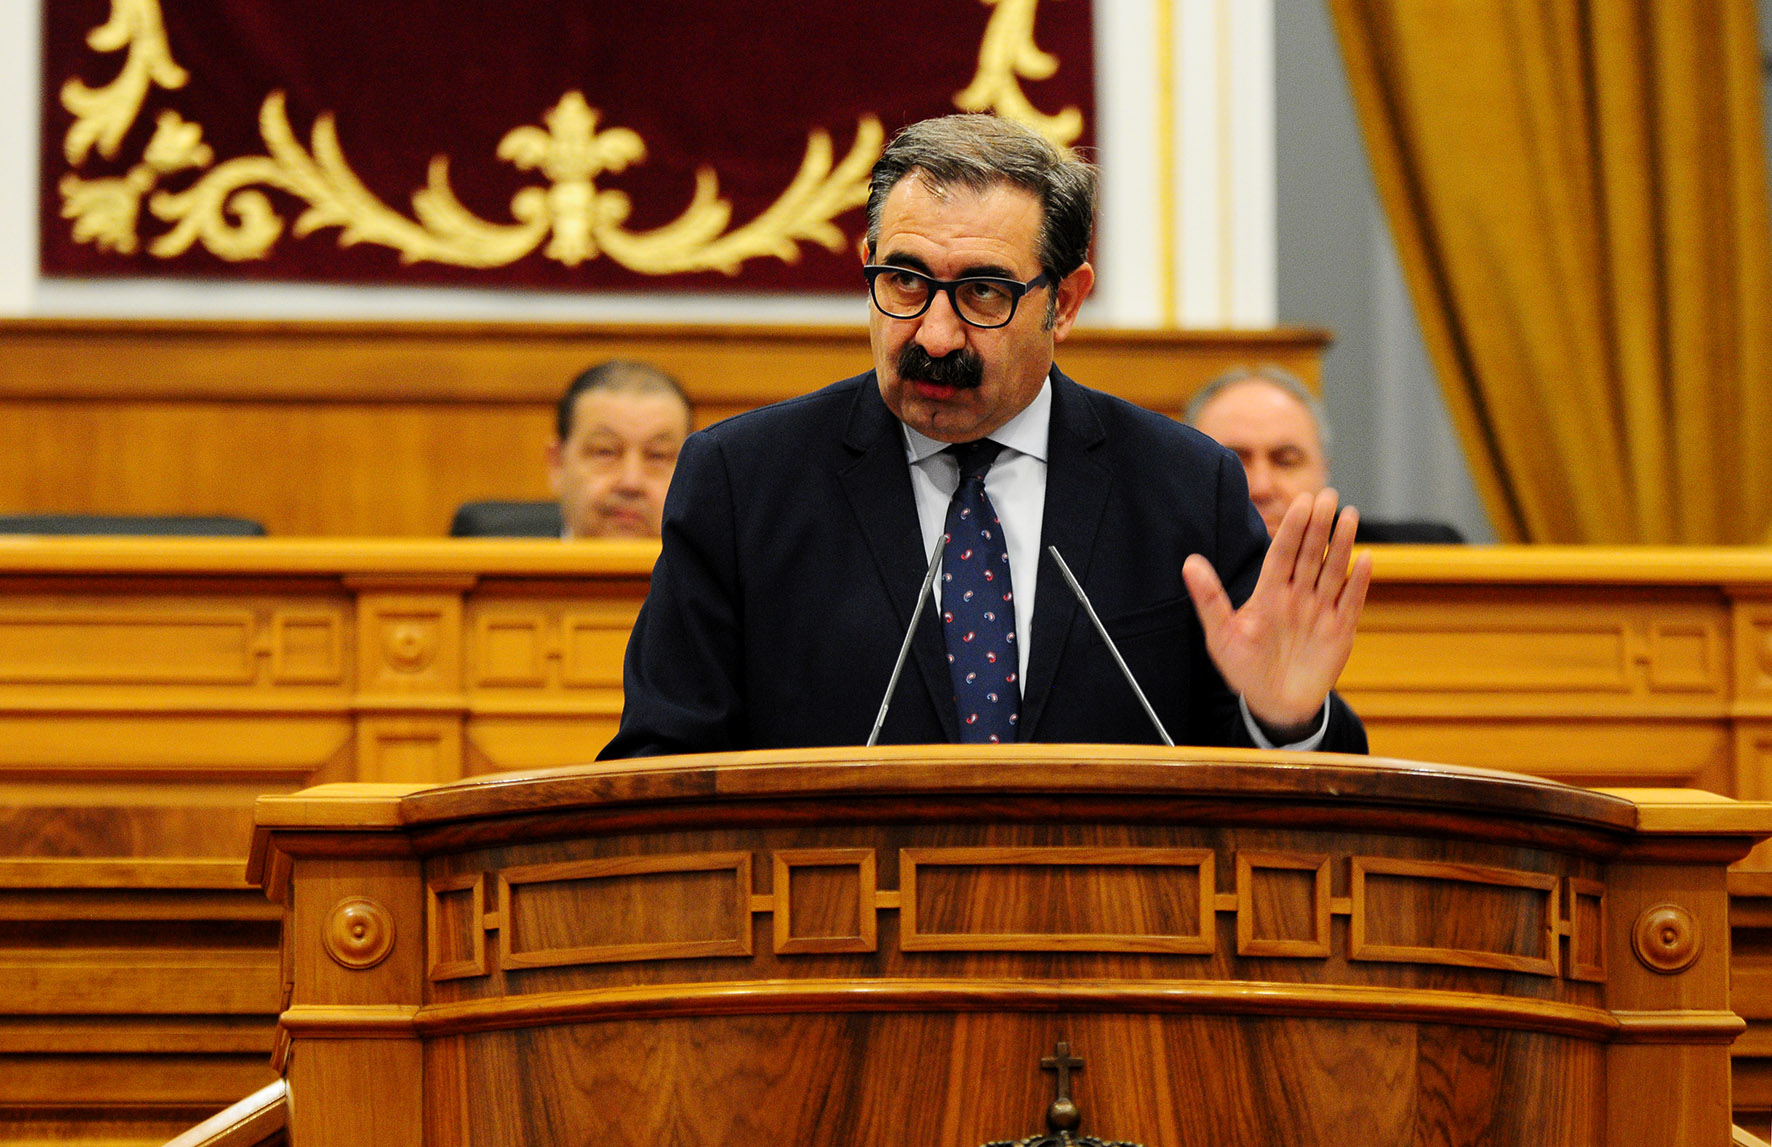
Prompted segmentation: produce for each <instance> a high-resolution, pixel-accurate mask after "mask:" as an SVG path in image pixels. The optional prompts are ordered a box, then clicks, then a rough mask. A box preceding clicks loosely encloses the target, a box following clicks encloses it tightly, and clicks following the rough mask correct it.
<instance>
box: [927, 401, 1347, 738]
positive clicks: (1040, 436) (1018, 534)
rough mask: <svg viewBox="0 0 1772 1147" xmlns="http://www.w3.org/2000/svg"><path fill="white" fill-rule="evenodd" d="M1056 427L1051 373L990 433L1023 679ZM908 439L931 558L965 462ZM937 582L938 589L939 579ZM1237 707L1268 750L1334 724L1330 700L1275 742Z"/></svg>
mask: <svg viewBox="0 0 1772 1147" xmlns="http://www.w3.org/2000/svg"><path fill="white" fill-rule="evenodd" d="M900 425H904V424H903V423H900ZM1051 428H1052V379H1051V377H1050V376H1048V378H1047V379H1046V381H1045V383H1044V384H1042V385H1041V387H1040V393H1039V394H1037V395H1035V396H1034V400H1033V401H1032V402H1030V403H1029V404H1028V405H1027V408H1026V409H1025V410H1023V411H1022V412H1021V413H1020V414H1017V415H1016V416H1015V417H1014V418H1011V419H1010V420H1009V421H1008V422H1005V423H1004V424H1003V425H1001V426H999V427H997V429H996V430H994V431H992V432H991V435H990V438H991V441H993V442H997V443H1000V444H1001V445H1002V447H1003V451H1002V453H1000V454H998V455H997V460H996V462H995V463H994V464H993V465H992V466H991V468H990V471H989V472H988V473H987V474H986V475H985V479H984V490H985V494H986V495H988V496H989V498H990V500H991V506H992V507H993V508H995V509H996V511H997V520H998V521H999V522H1001V523H1002V527H1003V544H1004V548H1005V549H1006V550H1007V551H1008V553H1009V582H1010V585H1011V587H1012V588H1013V590H1014V592H1015V633H1016V635H1017V640H1016V643H1015V645H1016V655H1017V657H1019V658H1020V662H1021V664H1020V665H1019V667H1018V669H1017V678H1016V680H1017V683H1018V684H1019V683H1021V682H1024V681H1026V680H1027V677H1028V650H1029V647H1030V646H1031V645H1032V644H1033V643H1032V641H1031V639H1029V637H1028V635H1030V634H1032V632H1033V620H1034V591H1035V588H1036V585H1037V582H1038V580H1039V573H1040V535H1041V530H1042V527H1043V526H1044V525H1045V521H1046V445H1047V441H1048V437H1049V434H1050V431H1051ZM904 439H905V455H906V457H907V458H908V459H909V461H910V465H911V489H912V490H913V491H915V493H916V496H917V521H918V524H920V525H921V526H922V528H923V552H924V553H925V554H926V555H927V559H926V560H930V561H933V560H934V558H935V552H936V550H938V549H939V548H941V539H942V534H943V533H944V532H945V531H946V529H947V517H948V503H949V502H951V501H953V497H954V491H955V490H956V489H958V488H959V485H960V463H959V462H958V461H957V460H956V459H955V458H954V456H953V455H952V454H949V453H946V451H947V448H948V446H949V445H950V444H949V443H946V442H939V441H937V440H935V439H933V438H929V437H927V436H925V435H923V434H921V433H919V432H917V431H916V430H913V429H911V428H910V427H909V426H905V427H904ZM935 585H936V590H935V592H936V593H937V594H939V593H940V592H941V580H940V579H939V578H937V579H936V583H935ZM1128 688H1130V686H1128ZM1238 707H1239V708H1240V710H1241V711H1242V714H1243V724H1244V725H1245V726H1246V727H1247V728H1248V730H1249V735H1250V736H1251V737H1252V738H1254V740H1255V743H1256V744H1257V745H1259V746H1260V747H1262V748H1264V749H1273V748H1282V749H1304V750H1309V749H1315V748H1316V747H1317V746H1318V745H1321V744H1322V743H1323V737H1324V735H1325V734H1327V733H1328V731H1329V707H1328V706H1327V705H1324V706H1323V720H1322V723H1321V724H1320V725H1318V727H1317V730H1316V732H1315V733H1313V734H1312V735H1311V736H1309V737H1306V738H1305V739H1304V740H1302V741H1298V742H1296V743H1294V744H1290V745H1278V746H1276V745H1275V744H1273V742H1271V741H1269V740H1268V739H1267V737H1266V736H1264V735H1263V734H1262V731H1261V726H1260V725H1258V724H1256V722H1255V720H1254V718H1253V717H1251V716H1250V715H1249V707H1248V706H1247V705H1245V704H1243V703H1242V699H1241V698H1239V699H1238Z"/></svg>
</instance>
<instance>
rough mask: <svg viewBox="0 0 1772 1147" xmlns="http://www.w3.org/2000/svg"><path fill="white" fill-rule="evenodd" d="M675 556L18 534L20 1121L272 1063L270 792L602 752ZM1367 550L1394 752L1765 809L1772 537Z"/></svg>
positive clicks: (1770, 786) (4, 769) (1770, 725)
mask: <svg viewBox="0 0 1772 1147" xmlns="http://www.w3.org/2000/svg"><path fill="white" fill-rule="evenodd" d="M653 555H654V550H653V548H652V547H650V546H648V545H644V544H619V543H585V544H578V545H571V546H567V545H561V544H557V543H552V542H545V541H533V542H490V541H487V542H481V541H457V542H452V541H446V540H434V541H424V540H404V539H401V540H387V539H384V540H368V539H349V540H338V539H335V540H323V539H322V540H314V539H305V540H304V539H275V538H271V539H247V540H226V541H200V540H137V539H115V540H88V539H55V540H32V539H21V538H8V539H0V857H4V858H6V859H5V861H4V862H3V863H0V932H5V931H6V930H7V929H10V930H11V931H10V934H11V935H13V936H19V937H26V939H23V940H15V941H13V942H11V943H10V944H8V943H6V942H0V1057H9V1058H6V1059H5V1061H4V1063H0V1068H5V1069H6V1070H0V1112H3V1111H7V1110H14V1109H17V1110H24V1109H25V1108H27V1107H28V1108H29V1109H30V1110H33V1111H38V1112H42V1111H45V1110H48V1108H46V1107H44V1106H43V1105H44V1104H48V1103H49V1102H50V1101H51V1100H54V1099H56V1098H57V1097H65V1096H66V1095H67V1094H68V1089H67V1088H65V1087H64V1086H63V1085H62V1080H64V1079H66V1078H72V1077H73V1076H70V1074H69V1073H70V1072H73V1073H76V1074H77V1073H78V1072H82V1071H84V1072H86V1073H87V1074H85V1075H79V1076H78V1078H80V1079H82V1080H86V1081H87V1082H86V1083H83V1084H82V1090H81V1094H82V1096H83V1097H85V1098H87V1099H90V1100H92V1104H91V1105H90V1106H94V1107H97V1108H100V1109H104V1110H113V1111H131V1112H138V1113H139V1112H141V1111H143V1110H149V1109H150V1108H149V1107H144V1106H143V1105H144V1104H153V1103H164V1104H173V1105H174V1106H175V1107H176V1114H175V1116H174V1117H172V1121H167V1120H163V1121H161V1122H160V1123H158V1124H154V1127H155V1128H157V1129H160V1130H166V1131H167V1133H170V1128H171V1127H173V1126H175V1125H176V1120H178V1119H182V1118H183V1116H184V1115H185V1114H200V1113H201V1112H202V1111H203V1110H205V1109H208V1108H211V1107H214V1106H218V1105H220V1104H221V1103H223V1102H226V1101H227V1100H229V1099H232V1098H237V1097H238V1096H239V1095H242V1094H244V1093H245V1092H246V1091H248V1090H250V1089H251V1086H250V1085H251V1084H253V1082H254V1081H255V1080H256V1081H259V1082H263V1077H264V1075H265V1073H266V1071H267V1069H266V1068H265V1067H264V1063H265V1060H264V1056H265V1055H267V1054H268V1052H269V1050H270V1046H271V1032H272V1030H273V1026H274V1016H275V1014H276V1012H277V1000H276V998H275V993H274V991H273V989H272V987H271V985H272V984H273V982H274V981H275V977H276V974H277V973H276V962H275V961H276V956H275V951H274V947H273V944H272V940H271V928H272V926H273V924H274V921H273V920H272V918H271V916H270V915H269V914H268V911H267V908H266V906H265V905H264V904H263V903H262V902H260V901H258V900H257V899H256V897H255V896H254V895H253V893H251V891H250V890H249V889H247V888H246V887H245V886H244V884H243V883H241V881H240V880H239V879H238V875H237V874H238V873H239V872H241V871H243V865H244V856H245V852H246V847H247V841H248V840H249V838H250V835H251V807H252V802H253V800H254V799H255V798H256V797H257V796H258V795H260V794H262V793H288V792H292V791H295V790H297V789H300V788H304V787H307V786H310V785H315V784H321V783H327V782H332V781H350V780H371V781H386V782H398V783H420V784H435V783H441V782H446V781H451V780H454V779H457V778H460V777H464V776H469V777H471V776H479V775H487V774H493V773H500V772H505V771H508V770H513V769H529V768H541V767H547V766H554V765H567V764H577V763H582V762H584V761H587V760H589V759H591V758H592V757H593V756H594V755H595V753H596V751H597V749H599V748H600V747H601V746H602V744H603V743H604V741H605V739H606V738H607V737H608V735H609V733H610V732H611V731H612V730H613V728H614V725H615V722H616V719H617V717H618V715H619V712H620V705H621V699H620V669H619V664H620V654H621V650H622V648H623V645H624V643H625V640H626V633H627V629H628V626H629V625H630V624H631V619H632V617H633V616H634V612H635V610H636V609H637V608H638V603H639V601H640V600H641V598H642V596H643V594H644V591H645V586H646V582H647V577H648V574H649V571H650V569H651V563H652V560H653ZM1377 557H1378V562H1377V575H1376V580H1375V584H1374V588H1373V592H1372V599H1371V602H1370V605H1369V606H1368V610H1367V616H1366V619H1365V622H1364V623H1363V626H1362V633H1361V637H1360V639H1359V641H1358V642H1357V644H1356V648H1355V653H1354V658H1353V661H1352V663H1351V664H1350V666H1349V669H1348V672H1347V674H1346V675H1345V677H1344V680H1343V689H1344V692H1346V693H1347V695H1348V696H1349V698H1350V699H1351V700H1352V701H1353V703H1354V704H1355V706H1356V707H1357V708H1358V710H1359V712H1360V713H1361V714H1362V716H1363V717H1364V718H1365V720H1366V723H1367V726H1368V728H1369V730H1370V731H1371V734H1372V741H1373V748H1374V751H1375V752H1378V753H1381V754H1386V755H1392V756H1399V757H1409V758H1417V759H1420V758H1426V759H1442V760H1449V761H1452V762H1454V763H1459V764H1474V765H1481V766H1488V767H1499V768H1507V769H1511V770H1515V771H1521V772H1529V773H1536V774H1541V775H1546V776H1551V777H1555V778H1557V779H1560V780H1564V781H1568V782H1571V783H1579V784H1587V785H1608V784H1610V785H1640V786H1692V787H1701V788H1705V789H1708V790H1711V791H1714V792H1718V793H1721V794H1724V795H1730V796H1736V797H1742V798H1759V797H1763V796H1768V795H1772V757H1769V754H1768V746H1769V745H1772V555H1769V554H1767V553H1766V552H1763V551H1759V550H1672V549H1667V550H1596V551H1587V550H1569V549H1552V548H1542V549H1540V548H1533V549H1526V548H1508V547H1495V548H1423V549H1405V548H1389V549H1384V550H1380V551H1378V552H1377ZM87 862H91V863H87ZM229 871H232V872H233V873H235V874H236V875H234V876H229V875H228V872H229ZM1738 891H1739V893H1740V895H1741V897H1742V898H1743V899H1742V904H1743V907H1742V909H1741V913H1740V915H1741V917H1742V919H1743V920H1744V921H1749V923H1746V924H1743V926H1742V928H1741V930H1740V931H1739V933H1738V936H1739V939H1738V947H1739V948H1740V949H1741V952H1742V953H1743V958H1742V959H1741V960H1739V961H1738V973H1737V974H1738V975H1739V976H1741V977H1742V983H1743V985H1744V992H1743V995H1742V997H1741V1000H1742V1002H1741V1004H1740V1011H1741V1012H1742V1013H1743V1014H1744V1015H1746V1016H1747V1017H1748V1018H1749V1020H1750V1025H1751V1026H1750V1029H1749V1033H1748V1035H1747V1036H1746V1037H1745V1038H1744V1039H1743V1041H1742V1042H1741V1044H1740V1045H1739V1048H1738V1057H1737V1058H1738V1061H1739V1063H1738V1066H1739V1068H1740V1071H1741V1072H1743V1073H1745V1074H1743V1075H1742V1078H1743V1079H1751V1080H1753V1081H1757V1082H1751V1083H1749V1084H1744V1085H1743V1086H1742V1087H1740V1088H1738V1094H1739V1095H1741V1096H1744V1097H1746V1098H1748V1099H1749V1100H1750V1102H1751V1103H1752V1105H1753V1106H1752V1111H1754V1112H1756V1113H1758V1115H1765V1116H1768V1117H1772V888H1763V889H1762V888H1760V886H1759V885H1757V884H1756V885H1752V886H1751V887H1750V886H1749V885H1746V884H1744V885H1742V887H1741V888H1740V889H1739V890H1738ZM76 903H79V904H81V905H83V907H81V908H79V910H78V911H76V910H75V908H74V907H73V906H74V905H75V904H76ZM27 920H28V921H35V922H36V923H32V924H30V925H29V927H28V928H23V929H21V928H18V927H16V926H15V924H16V923H19V922H23V921H27ZM223 936H225V937H227V938H228V942H227V943H226V944H225V945H218V944H217V937H223ZM217 947H222V948H227V949H229V950H230V951H232V952H233V953H235V954H234V955H231V956H229V957H228V959H230V960H235V961H236V962H235V963H234V964H233V965H229V967H231V968H233V969H234V970H235V971H238V972H239V975H238V976H237V978H236V979H235V980H234V986H235V988H236V989H237V990H236V991H235V992H234V993H233V994H231V995H228V996H226V997H220V996H216V995H214V994H213V993H212V992H211V991H210V987H211V986H212V985H213V984H215V983H216V982H217V981H218V980H220V979H225V978H227V977H228V976H229V975H231V974H232V972H229V971H227V970H224V969H223V968H222V967H220V966H219V965H218V964H217V960H216V957H215V956H214V955H213V950H214V949H216V948H217ZM144 948H152V949H154V950H155V951H156V952H157V953H158V954H157V955H156V957H155V959H154V960H152V961H148V962H143V961H141V960H140V959H139V953H140V952H141V951H142V950H143V949H144ZM50 951H55V952H59V953H61V955H60V956H58V957H57V959H58V960H60V961H62V964H63V966H65V967H98V968H104V969H108V971H106V972H105V975H106V976H108V977H110V979H103V978H101V979H99V980H96V981H94V983H95V984H116V985H122V986H126V987H127V989H128V990H127V991H123V990H121V988H120V989H119V990H118V991H116V992H113V991H112V990H111V989H110V988H102V987H100V988H94V989H93V990H92V991H90V992H85V993H81V992H76V991H71V990H64V988H65V985H66V983H68V982H69V981H68V980H67V979H66V978H64V979H63V980H61V981H56V982H57V983H60V984H63V985H64V987H55V988H53V990H52V988H51V987H50V986H46V985H50V981H49V980H46V979H44V978H43V976H44V973H43V971H42V964H43V960H42V958H41V957H42V954H43V953H45V952H50ZM80 974H84V973H80ZM69 975H74V973H69ZM224 1000H225V1001H226V1002H225V1004H224V1002H223V1001H224ZM255 1001H256V1002H255ZM169 1029H171V1030H173V1031H175V1032H176V1036H168V1035H167V1034H166V1033H167V1031H168V1030H169ZM70 1032H77V1033H78V1034H77V1037H76V1036H73V1035H70ZM168 1046H173V1047H177V1048H179V1049H182V1050H180V1051H178V1052H177V1053H176V1056H183V1057H184V1058H183V1059H182V1060H177V1062H176V1063H175V1062H174V1060H175V1058H176V1056H172V1055H171V1054H170V1053H168V1052H167V1050H166V1048H167V1047H168ZM70 1057H72V1058H70ZM107 1057H108V1058H107ZM101 1064H102V1066H99V1065H101ZM168 1065H171V1066H168ZM206 1065H207V1067H215V1068H219V1069H220V1070H219V1072H210V1073H209V1074H207V1075H205V1074H204V1073H205V1071H206V1070H207V1067H206ZM156 1073H159V1074H156ZM166 1073H171V1074H166ZM179 1073H184V1074H179ZM253 1073H257V1074H253ZM154 1081H158V1082H154ZM8 1088H10V1090H7V1089H8ZM8 1104H13V1105H14V1107H13V1108H9V1107H8ZM32 1105H36V1106H32ZM169 1109H170V1108H161V1109H160V1110H169ZM1758 1115H1756V1117H1758ZM33 1118H35V1117H33ZM45 1118H49V1117H48V1116H45ZM60 1119H61V1117H60V1116H55V1117H54V1118H53V1119H51V1122H56V1121H57V1120H60ZM190 1121H194V1118H193V1120H187V1121H186V1122H190ZM1762 1122H1763V1121H1762ZM10 1126H11V1125H10V1124H4V1123H3V1122H0V1138H5V1134H6V1131H7V1128H8V1127H10ZM57 1126H58V1127H61V1131H58V1132H57V1133H58V1134H61V1133H62V1131H65V1130H66V1126H65V1125H64V1124H61V1123H58V1124H57ZM156 1133H157V1131H156V1132H149V1133H144V1134H143V1136H142V1137H141V1139H140V1141H143V1142H146V1141H150V1140H152V1139H153V1138H154V1134H156ZM164 1137H165V1136H164V1135H161V1136H160V1138H164Z"/></svg>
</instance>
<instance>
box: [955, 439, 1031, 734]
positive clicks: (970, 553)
mask: <svg viewBox="0 0 1772 1147" xmlns="http://www.w3.org/2000/svg"><path fill="white" fill-rule="evenodd" d="M1002 449H1003V447H1002V444H1001V443H997V442H992V441H991V440H990V439H988V438H984V439H980V440H979V441H977V442H962V443H960V444H959V445H956V446H950V447H948V450H949V452H950V453H951V454H953V455H954V457H955V458H957V459H958V460H959V462H960V486H959V488H958V489H956V490H955V491H954V500H953V501H951V502H949V503H948V521H947V535H946V540H945V541H944V543H943V545H944V549H943V551H942V559H941V570H942V573H941V621H942V631H943V632H944V633H945V634H946V635H947V645H948V672H949V674H950V675H951V676H952V678H953V682H954V708H955V710H956V711H957V712H958V713H959V717H960V740H962V741H965V742H971V743H989V744H997V743H1003V744H1008V743H1011V742H1013V741H1014V740H1015V722H1016V721H1017V720H1018V719H1019V718H1020V716H1021V685H1020V683H1019V681H1018V679H1017V671H1018V669H1019V667H1020V663H1021V659H1020V657H1019V656H1018V655H1017V652H1016V647H1015V593H1014V591H1013V590H1012V589H1011V588H1010V586H1009V551H1008V550H1007V549H1005V548H1004V545H1003V527H1002V526H1001V525H1000V524H999V523H998V521H997V511H996V510H995V509H993V508H992V506H991V500H990V497H989V496H988V495H986V494H985V492H984V476H985V472H986V471H987V470H989V469H990V468H991V463H992V462H994V461H996V458H997V452H998V451H1000V450H1002Z"/></svg>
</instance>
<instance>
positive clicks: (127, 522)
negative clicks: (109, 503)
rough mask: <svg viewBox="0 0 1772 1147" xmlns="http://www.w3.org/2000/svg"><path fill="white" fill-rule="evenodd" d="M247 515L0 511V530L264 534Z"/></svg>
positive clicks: (147, 534) (139, 534)
mask: <svg viewBox="0 0 1772 1147" xmlns="http://www.w3.org/2000/svg"><path fill="white" fill-rule="evenodd" d="M264 532H265V528H264V526H262V525H260V524H259V523H258V522H255V521H253V520H252V519H250V518H230V517H222V516H200V515H187V514H168V515H156V514H0V534H104V535H108V536H113V537H116V536H135V537H168V536H172V537H220V538H257V537H263V536H264Z"/></svg>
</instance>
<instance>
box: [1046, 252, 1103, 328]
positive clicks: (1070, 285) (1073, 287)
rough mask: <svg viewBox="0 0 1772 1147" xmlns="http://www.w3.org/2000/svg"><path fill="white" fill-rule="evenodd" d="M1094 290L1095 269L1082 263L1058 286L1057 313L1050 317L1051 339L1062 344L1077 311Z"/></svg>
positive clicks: (1075, 319)
mask: <svg viewBox="0 0 1772 1147" xmlns="http://www.w3.org/2000/svg"><path fill="white" fill-rule="evenodd" d="M1094 289H1095V268H1094V267H1091V266H1090V265H1089V264H1088V263H1084V264H1083V265H1082V266H1080V267H1078V268H1077V269H1076V270H1075V271H1072V272H1071V273H1070V274H1068V275H1066V276H1065V277H1064V282H1062V283H1060V284H1058V313H1057V314H1055V315H1053V316H1052V338H1053V340H1054V341H1055V342H1062V341H1063V340H1064V337H1065V336H1066V335H1068V334H1070V333H1071V324H1072V323H1075V322H1076V321H1077V310H1078V308H1080V307H1081V306H1082V305H1083V300H1084V299H1087V298H1088V297H1089V292H1090V291H1093V290H1094Z"/></svg>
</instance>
